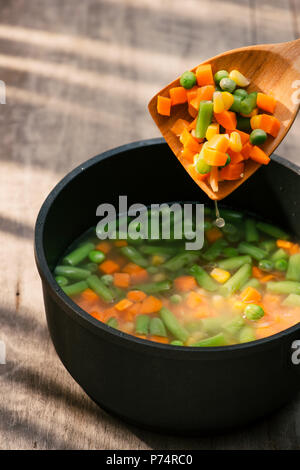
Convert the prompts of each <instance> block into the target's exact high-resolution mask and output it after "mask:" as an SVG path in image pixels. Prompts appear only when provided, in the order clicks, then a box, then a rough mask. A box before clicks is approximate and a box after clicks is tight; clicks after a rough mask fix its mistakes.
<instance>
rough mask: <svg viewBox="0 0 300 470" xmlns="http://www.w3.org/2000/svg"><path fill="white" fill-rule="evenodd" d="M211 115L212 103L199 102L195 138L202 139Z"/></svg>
mask: <svg viewBox="0 0 300 470" xmlns="http://www.w3.org/2000/svg"><path fill="white" fill-rule="evenodd" d="M212 115H213V103H212V101H200V106H199V111H198V117H197V121H196V129H195V137H196V138H197V139H204V137H205V135H206V131H207V128H208V126H209V125H210V123H211V120H212Z"/></svg>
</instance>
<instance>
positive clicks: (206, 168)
mask: <svg viewBox="0 0 300 470" xmlns="http://www.w3.org/2000/svg"><path fill="white" fill-rule="evenodd" d="M195 168H196V170H197V172H198V173H200V175H206V173H209V172H210V170H211V166H210V165H209V164H208V163H206V161H205V160H204V158H203V157H199V158H197V160H196V165H195Z"/></svg>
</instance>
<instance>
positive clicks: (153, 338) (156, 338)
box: [147, 335, 169, 344]
mask: <svg viewBox="0 0 300 470" xmlns="http://www.w3.org/2000/svg"><path fill="white" fill-rule="evenodd" d="M147 339H149V340H150V341H155V342H156V343H162V344H169V339H168V338H165V337H164V336H156V335H152V336H150V337H149V338H147Z"/></svg>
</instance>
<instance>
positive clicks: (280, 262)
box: [274, 259, 288, 271]
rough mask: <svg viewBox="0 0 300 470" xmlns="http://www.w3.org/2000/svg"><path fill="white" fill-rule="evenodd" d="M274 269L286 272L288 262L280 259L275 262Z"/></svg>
mask: <svg viewBox="0 0 300 470" xmlns="http://www.w3.org/2000/svg"><path fill="white" fill-rule="evenodd" d="M274 267H275V269H277V271H286V270H287V267H288V262H287V260H286V259H278V260H276V261H275V264H274Z"/></svg>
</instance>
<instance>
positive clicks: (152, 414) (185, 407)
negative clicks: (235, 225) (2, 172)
mask: <svg viewBox="0 0 300 470" xmlns="http://www.w3.org/2000/svg"><path fill="white" fill-rule="evenodd" d="M272 160H273V161H272V162H271V163H270V165H268V167H266V168H261V169H260V170H259V171H258V172H257V173H256V174H255V175H254V176H253V177H252V178H250V180H248V181H247V182H246V183H245V184H243V185H242V186H241V187H240V188H238V189H237V190H236V191H235V192H234V193H233V194H232V195H230V196H229V197H228V198H227V199H226V205H228V206H231V207H233V208H236V209H242V210H247V211H251V212H254V213H256V214H257V215H258V216H260V217H262V218H265V219H266V220H271V221H273V222H275V223H278V224H279V225H281V226H282V227H284V228H286V229H287V230H290V231H291V232H294V233H295V234H296V235H297V236H298V237H300V191H299V186H298V185H299V183H300V178H299V175H300V168H298V167H296V166H295V165H293V164H291V163H289V162H287V161H286V160H284V159H282V158H280V157H277V156H275V155H274V156H273V157H272ZM123 194H126V195H128V204H132V203H134V202H141V203H144V204H146V205H147V204H151V203H155V202H157V203H161V202H166V201H174V200H178V201H199V202H208V199H207V197H206V195H205V194H204V193H203V192H202V191H201V190H200V189H199V188H198V187H197V185H195V184H194V183H193V181H192V180H191V178H190V177H189V176H188V175H187V173H186V172H185V170H184V169H183V168H182V167H181V165H180V164H179V163H178V162H177V160H176V158H175V157H174V156H173V154H172V152H171V151H170V149H169V147H168V146H167V145H166V144H165V143H164V142H163V141H162V140H161V139H153V140H147V141H143V142H137V143H133V144H129V145H125V146H123V147H119V148H117V149H114V150H111V151H108V152H105V153H103V154H101V155H98V156H96V157H95V158H92V159H91V160H88V161H87V162H85V163H83V164H82V165H80V166H79V167H78V168H76V169H75V170H73V171H72V172H71V173H69V174H68V175H67V176H66V177H65V178H64V179H63V180H62V181H61V182H60V183H59V184H58V185H57V186H56V187H55V188H54V189H53V191H52V192H51V193H50V195H49V196H48V198H47V199H46V201H45V202H44V204H43V206H42V208H41V210H40V213H39V216H38V219H37V223H36V230H35V256H36V262H37V266H38V270H39V273H40V276H41V279H42V284H43V293H44V302H45V309H46V315H47V322H48V327H49V331H50V335H51V338H52V341H53V344H54V346H55V349H56V351H57V354H58V355H59V357H60V359H61V361H62V362H63V364H64V365H65V367H66V368H67V370H68V371H69V372H70V374H71V375H72V376H73V378H74V379H75V380H76V381H77V382H78V383H79V384H80V385H81V387H82V388H83V389H84V390H85V391H86V393H87V394H88V395H89V396H90V397H91V398H92V399H93V400H94V401H95V402H96V403H98V404H99V405H100V406H102V407H103V408H104V409H106V410H108V411H110V412H113V413H114V414H117V415H118V416H120V417H122V418H124V419H125V420H128V421H130V422H132V423H135V424H138V425H142V426H144V427H148V428H152V429H156V430H160V431H168V432H172V433H189V434H191V433H198V432H209V431H216V430H222V429H225V428H229V427H233V426H238V425H242V424H245V423H247V422H250V421H252V420H254V419H256V418H258V417H261V416H263V415H265V414H266V413H269V412H271V411H272V410H274V409H276V408H278V407H280V406H281V405H282V404H284V403H285V402H287V401H288V400H290V399H291V397H292V396H293V395H294V394H295V392H297V391H298V390H299V383H300V382H299V375H298V374H299V368H300V366H299V367H297V366H296V365H294V364H293V362H292V360H291V356H292V352H293V350H292V343H293V341H294V340H296V339H300V331H299V330H300V326H299V325H300V324H299V323H298V324H297V325H296V326H294V327H292V328H289V329H288V330H285V331H283V332H281V333H278V334H276V335H274V336H271V337H268V338H265V339H262V340H259V341H255V342H252V343H249V344H240V345H234V346H228V347H225V348H220V347H215V348H207V349H206V348H205V349H196V348H187V347H174V346H168V345H162V344H158V343H153V342H150V341H144V340H142V339H139V338H135V337H133V336H130V335H127V334H125V333H122V332H120V331H117V330H114V329H112V328H110V327H108V326H106V325H105V324H103V323H101V322H98V321H97V320H95V319H94V318H93V317H91V316H90V315H89V314H87V313H86V312H84V311H83V310H82V309H81V308H79V307H78V306H77V305H75V304H74V302H72V300H70V298H68V297H67V296H66V295H65V294H64V293H63V291H62V290H61V289H60V288H59V287H58V285H57V284H56V282H55V280H54V278H53V276H52V274H51V272H52V270H53V268H54V267H55V265H56V263H57V261H58V259H59V258H60V256H61V255H62V253H63V252H64V251H65V250H66V248H67V247H68V246H69V245H70V244H71V242H72V241H73V240H74V239H75V238H77V237H78V236H79V235H81V234H82V233H83V232H84V231H85V230H86V229H88V228H89V227H91V226H92V225H95V224H96V223H97V221H99V219H98V220H97V218H96V216H95V212H96V207H97V206H98V205H99V204H100V203H102V202H109V203H113V204H115V205H116V206H117V205H118V196H119V195H123Z"/></svg>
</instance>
